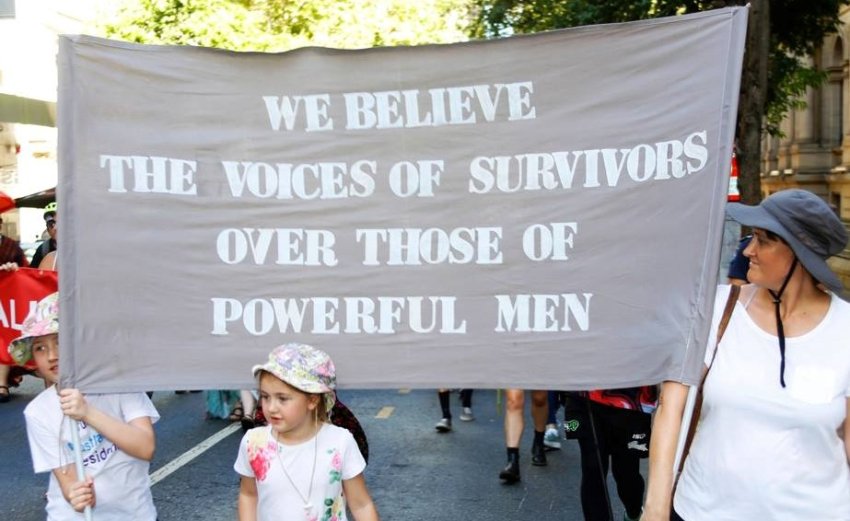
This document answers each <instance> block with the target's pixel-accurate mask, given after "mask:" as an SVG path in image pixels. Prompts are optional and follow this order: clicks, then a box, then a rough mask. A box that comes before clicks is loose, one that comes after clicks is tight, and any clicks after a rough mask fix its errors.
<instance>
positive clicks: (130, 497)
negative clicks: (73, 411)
mask: <svg viewBox="0 0 850 521" xmlns="http://www.w3.org/2000/svg"><path fill="white" fill-rule="evenodd" d="M86 401H87V402H88V404H89V405H90V406H91V407H95V408H97V409H98V410H100V411H102V412H103V413H105V414H108V415H109V416H112V417H113V418H118V419H120V420H122V421H124V422H129V421H131V420H134V419H136V418H141V417H144V416H147V417H149V418H150V419H151V421H152V422H156V421H157V420H158V419H159V414H158V413H157V412H156V408H154V406H153V404H152V403H151V401H150V400H149V399H148V397H147V396H146V395H145V394H144V393H132V394H91V395H86ZM24 416H25V417H26V421H27V437H28V438H29V445H30V452H31V453H32V466H33V469H34V470H35V472H36V473H38V472H48V471H52V470H53V469H56V468H59V467H64V466H65V465H68V464H73V463H74V453H73V446H74V445H73V443H72V442H71V429H72V428H77V429H78V430H79V433H80V447H81V448H82V454H83V465H84V467H85V472H86V475H87V476H91V477H92V478H94V487H95V495H96V497H97V504H96V506H95V507H94V509H93V510H92V514H93V517H94V519H97V520H98V521H126V520H128V519H133V520H134V521H154V520H155V519H156V508H155V507H154V505H153V498H152V497H151V490H150V479H149V478H148V469H149V467H150V465H149V463H148V462H147V461H143V460H140V459H138V458H134V457H133V456H130V455H128V454H126V453H124V452H123V451H121V450H119V449H118V448H117V447H116V446H115V444H114V443H112V442H111V441H109V440H108V439H106V438H104V437H103V436H102V435H100V434H99V433H98V432H97V431H96V430H94V429H93V428H91V427H89V426H88V425H86V424H85V423H83V422H76V421H74V420H72V419H70V418H68V417H67V416H65V415H64V414H62V408H61V406H60V405H59V395H58V394H57V392H56V386H51V387H49V388H47V389H45V390H44V391H42V392H41V393H40V394H39V395H38V396H36V397H35V399H33V401H32V402H30V404H29V405H27V407H26V409H24ZM70 472H76V471H75V470H74V469H73V466H72V467H71V470H70ZM47 519H48V521H76V520H80V519H84V516H83V515H82V514H79V513H77V512H75V511H74V509H73V508H72V507H71V505H70V503H68V502H67V501H66V500H65V497H64V496H63V495H62V489H61V487H60V486H59V481H58V480H57V479H56V476H54V475H53V472H51V473H50V485H49V486H48V489H47Z"/></svg>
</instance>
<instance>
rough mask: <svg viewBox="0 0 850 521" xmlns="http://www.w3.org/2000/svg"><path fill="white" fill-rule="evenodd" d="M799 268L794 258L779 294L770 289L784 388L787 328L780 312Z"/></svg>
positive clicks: (780, 376) (780, 379)
mask: <svg viewBox="0 0 850 521" xmlns="http://www.w3.org/2000/svg"><path fill="white" fill-rule="evenodd" d="M796 267H797V257H794V262H793V263H791V269H790V270H788V275H786V276H785V280H784V281H783V282H782V287H780V288H779V292H778V293H777V292H774V291H773V290H772V289H769V290H768V291H769V292H770V296H772V297H773V309H774V311H775V312H776V335H777V336H778V337H779V359H780V360H779V383H780V384H781V385H782V387H785V327H783V325H782V314H781V313H780V312H779V305H780V304H781V303H782V293H784V292H785V288H786V287H787V286H788V282H789V281H790V280H791V275H793V274H794V269H795V268H796Z"/></svg>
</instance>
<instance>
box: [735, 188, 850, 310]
mask: <svg viewBox="0 0 850 521" xmlns="http://www.w3.org/2000/svg"><path fill="white" fill-rule="evenodd" d="M726 213H727V214H728V215H729V217H731V218H732V219H734V220H735V221H737V222H738V223H740V224H742V225H744V226H749V227H751V228H760V229H762V230H767V231H770V232H773V233H775V234H776V235H778V236H780V237H782V239H783V240H784V241H785V242H786V243H788V246H790V247H791V250H793V252H794V255H796V256H797V259H798V260H799V261H800V264H802V265H803V267H804V268H806V271H808V272H809V274H811V276H812V277H814V278H815V280H817V281H818V282H820V283H821V284H823V285H824V286H826V288H827V289H829V290H830V291H832V292H833V293H835V294H836V295H838V296H840V297H841V298H842V299H844V300H848V299H850V295H847V294H846V292H845V291H844V285H843V284H842V283H841V280H840V279H839V278H838V276H837V275H836V274H835V273H833V271H832V270H831V269H830V268H829V265H828V264H827V263H826V259H823V258H822V257H821V256H820V255H818V254H816V253H815V252H813V251H812V250H810V249H809V248H808V247H806V246H805V245H803V243H801V242H800V241H798V240H797V239H796V238H795V237H794V235H792V234H791V233H790V232H789V231H788V229H786V228H785V227H784V226H782V223H780V222H779V221H778V220H777V219H776V218H775V217H773V216H772V215H771V214H770V213H769V212H768V211H767V210H765V209H764V208H763V207H761V206H748V205H745V204H740V203H730V204H728V205H727V206H726Z"/></svg>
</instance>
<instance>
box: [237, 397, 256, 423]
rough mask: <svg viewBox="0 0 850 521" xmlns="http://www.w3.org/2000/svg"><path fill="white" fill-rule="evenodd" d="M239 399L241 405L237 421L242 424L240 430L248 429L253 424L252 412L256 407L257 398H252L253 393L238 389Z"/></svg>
mask: <svg viewBox="0 0 850 521" xmlns="http://www.w3.org/2000/svg"><path fill="white" fill-rule="evenodd" d="M239 399H240V401H241V402H242V407H243V410H242V418H241V419H240V420H239V422H240V423H241V424H242V430H243V431H248V430H250V429H253V428H254V426H255V423H254V413H255V412H256V409H257V400H256V399H254V393H252V392H251V391H248V390H244V389H243V390H241V391H239Z"/></svg>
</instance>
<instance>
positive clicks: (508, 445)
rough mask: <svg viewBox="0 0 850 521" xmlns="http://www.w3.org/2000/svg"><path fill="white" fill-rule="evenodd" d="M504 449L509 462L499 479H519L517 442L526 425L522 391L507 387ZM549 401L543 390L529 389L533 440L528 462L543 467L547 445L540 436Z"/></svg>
mask: <svg viewBox="0 0 850 521" xmlns="http://www.w3.org/2000/svg"><path fill="white" fill-rule="evenodd" d="M505 403H506V405H505V449H506V452H507V456H508V463H507V465H505V468H504V469H502V471H501V472H499V479H500V480H502V482H503V483H505V484H506V485H511V484H513V483H516V482H517V481H519V480H520V472H519V444H520V441H521V440H522V431H523V429H524V428H525V420H524V418H523V416H524V411H525V391H523V390H522V389H507V390H506V391H505ZM548 412H549V404H548V399H547V396H546V391H531V419H532V423H533V425H534V441H533V442H532V444H531V464H532V465H535V466H538V467H542V466H545V465H546V464H547V461H546V448H545V446H544V445H543V437H544V435H545V429H546V417H547V416H548Z"/></svg>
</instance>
